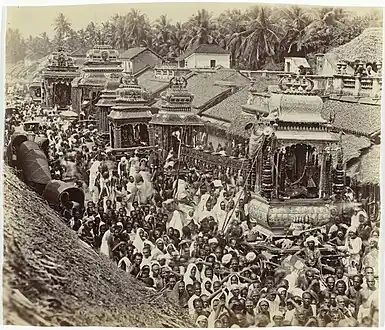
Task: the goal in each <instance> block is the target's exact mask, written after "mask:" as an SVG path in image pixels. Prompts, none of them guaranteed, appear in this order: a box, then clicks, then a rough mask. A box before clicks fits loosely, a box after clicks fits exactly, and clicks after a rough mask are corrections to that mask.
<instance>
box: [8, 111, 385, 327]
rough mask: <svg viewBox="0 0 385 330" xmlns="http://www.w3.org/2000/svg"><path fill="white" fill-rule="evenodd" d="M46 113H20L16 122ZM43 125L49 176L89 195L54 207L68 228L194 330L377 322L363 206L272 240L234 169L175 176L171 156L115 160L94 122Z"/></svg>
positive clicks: (373, 248) (374, 266)
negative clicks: (173, 305)
mask: <svg viewBox="0 0 385 330" xmlns="http://www.w3.org/2000/svg"><path fill="white" fill-rule="evenodd" d="M42 112H43V110H42V109H40V108H39V107H34V106H23V108H22V109H21V113H22V115H20V116H21V118H22V120H25V119H26V118H27V117H30V116H33V115H36V114H39V115H42ZM43 116H44V114H43ZM10 126H12V125H10ZM41 128H42V133H43V134H44V136H45V137H46V138H48V139H49V142H50V143H49V150H47V154H48V156H49V159H50V168H51V172H52V175H53V177H54V178H57V179H61V180H64V181H70V182H75V184H76V185H77V186H78V187H79V188H80V189H83V190H84V192H85V194H86V203H85V205H84V207H83V206H82V205H80V206H79V205H78V206H77V207H76V205H74V204H73V203H63V205H61V214H62V216H63V219H64V221H65V222H66V223H67V225H68V226H69V227H70V228H72V229H73V230H74V231H76V232H77V233H78V235H79V237H80V238H81V239H82V240H83V241H84V242H86V243H87V244H88V245H89V246H91V247H92V248H94V249H96V250H98V251H100V253H101V254H103V255H105V256H106V257H107V258H109V259H111V260H112V261H113V262H115V263H116V265H117V267H119V268H120V269H122V270H123V271H125V272H127V273H129V274H130V275H131V276H133V277H135V278H137V279H138V280H139V281H142V282H143V283H144V284H145V285H146V286H147V287H148V288H151V289H152V290H154V292H155V291H158V292H159V293H161V294H163V295H165V296H167V297H168V298H169V299H171V300H174V301H175V302H177V303H178V304H180V306H181V308H185V309H186V310H187V311H188V313H189V315H190V317H191V320H192V321H193V322H194V323H196V325H197V327H202V328H207V327H218V328H220V327H225V328H226V327H232V328H235V327H254V326H256V327H266V326H285V325H291V326H319V327H324V326H327V327H336V326H338V327H349V326H378V311H379V310H378V298H379V293H378V276H379V268H378V243H379V242H378V239H379V228H378V226H379V222H378V219H373V218H371V217H368V215H367V213H366V212H365V210H364V209H363V208H362V207H360V205H359V204H357V205H356V206H355V208H354V212H353V213H352V214H351V215H349V216H342V215H337V214H333V215H332V217H331V219H330V222H329V223H328V224H327V225H325V226H323V227H317V228H312V226H311V225H310V224H309V223H308V222H307V221H306V219H305V221H302V222H293V223H292V225H291V226H290V228H289V229H288V232H287V235H286V236H285V237H281V238H274V237H270V236H267V235H266V234H264V233H262V232H261V231H260V230H259V229H258V228H259V227H258V226H257V223H256V221H255V219H253V218H251V217H249V212H248V201H249V199H250V194H249V193H248V191H247V189H246V188H245V185H244V181H245V180H244V178H242V177H240V176H238V175H237V174H234V175H232V176H231V175H229V174H228V173H226V172H224V173H222V172H221V171H216V172H215V171H214V172H208V173H206V172H201V171H200V170H199V169H196V168H194V167H191V168H186V166H184V167H181V168H178V170H177V171H173V170H172V168H173V164H175V163H177V162H178V159H177V155H176V156H173V154H172V153H170V156H169V157H168V159H167V160H166V162H164V163H161V162H160V160H159V158H158V157H157V154H156V153H155V152H154V151H146V152H141V151H140V150H136V151H135V152H132V153H130V154H129V153H128V154H126V155H125V156H124V157H121V158H120V159H119V160H115V159H114V157H113V155H112V154H111V153H110V152H109V151H108V150H105V149H103V148H101V147H98V145H97V141H95V137H94V136H95V134H93V132H94V129H95V127H92V126H87V125H86V126H84V125H83V126H82V125H81V124H79V123H77V124H65V123H63V122H62V121H61V120H60V119H54V118H51V119H48V116H47V122H46V123H45V124H42V127H41ZM12 131H13V130H12V129H9V130H8V132H12ZM210 148H211V147H210ZM174 154H175V153H174ZM173 157H174V158H173ZM170 164H171V165H170ZM170 168H171V169H170Z"/></svg>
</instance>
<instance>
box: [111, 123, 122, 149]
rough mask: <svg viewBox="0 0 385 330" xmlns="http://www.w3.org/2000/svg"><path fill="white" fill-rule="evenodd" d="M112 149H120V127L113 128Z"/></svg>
mask: <svg viewBox="0 0 385 330" xmlns="http://www.w3.org/2000/svg"><path fill="white" fill-rule="evenodd" d="M112 147H113V148H121V147H122V129H121V126H115V128H114V146H112Z"/></svg>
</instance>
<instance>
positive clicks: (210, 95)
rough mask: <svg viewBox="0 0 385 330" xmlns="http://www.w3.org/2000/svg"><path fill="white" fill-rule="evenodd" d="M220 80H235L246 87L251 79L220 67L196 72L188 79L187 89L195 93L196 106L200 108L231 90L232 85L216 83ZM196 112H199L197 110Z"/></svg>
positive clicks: (234, 81) (239, 85)
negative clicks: (210, 71) (211, 71)
mask: <svg viewBox="0 0 385 330" xmlns="http://www.w3.org/2000/svg"><path fill="white" fill-rule="evenodd" d="M220 81H227V82H233V83H234V84H235V85H236V86H238V87H245V86H248V85H249V84H250V81H249V80H248V79H247V78H246V77H244V76H243V75H241V74H240V73H239V72H237V71H236V70H231V69H219V70H217V71H216V72H215V73H208V72H199V71H198V72H196V74H195V75H194V76H192V77H191V78H190V79H189V80H188V84H187V89H188V91H189V92H190V93H192V94H193V95H194V100H193V102H192V105H193V107H194V108H196V109H197V108H200V107H202V106H203V105H204V104H206V103H207V102H209V101H210V100H212V99H214V98H215V97H217V96H219V95H220V94H222V93H224V92H226V91H229V90H230V87H228V86H222V85H219V84H218V85H216V83H218V82H220ZM196 112H199V111H198V110H196Z"/></svg>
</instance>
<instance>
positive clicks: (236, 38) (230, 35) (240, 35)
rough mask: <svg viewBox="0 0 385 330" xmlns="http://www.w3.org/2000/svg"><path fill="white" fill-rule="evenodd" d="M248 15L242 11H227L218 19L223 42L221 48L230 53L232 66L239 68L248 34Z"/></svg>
mask: <svg viewBox="0 0 385 330" xmlns="http://www.w3.org/2000/svg"><path fill="white" fill-rule="evenodd" d="M246 25H247V19H246V15H245V14H243V13H242V12H241V11H240V10H237V9H235V10H227V11H226V12H224V13H222V14H221V15H219V17H218V27H219V33H220V36H221V40H220V42H219V46H221V47H222V48H225V49H227V50H228V51H230V54H231V60H232V66H237V65H238V61H239V58H240V55H241V54H240V49H241V45H242V41H243V40H244V38H245V37H244V35H245V34H246Z"/></svg>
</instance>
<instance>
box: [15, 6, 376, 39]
mask: <svg viewBox="0 0 385 330" xmlns="http://www.w3.org/2000/svg"><path fill="white" fill-rule="evenodd" d="M67 1H68V0H67ZM51 3H52V2H51ZM67 3H68V2H67ZM322 3H324V1H321V4H322ZM24 4H25V2H24ZM256 4H257V3H241V2H227V3H219V2H217V3H204V2H200V3H197V2H185V3H180V2H179V3H178V2H174V3H161V2H155V3H130V4H127V3H118V4H112V3H108V4H87V5H80V6H41V5H40V6H34V7H32V6H21V7H19V6H18V7H8V8H7V27H11V28H18V29H19V31H20V32H21V34H22V35H23V36H24V37H28V36H29V35H32V36H36V35H38V34H40V33H42V32H47V34H48V35H49V36H51V37H52V36H53V34H54V31H53V21H54V19H55V17H57V16H58V14H59V13H63V14H64V15H65V16H66V17H67V19H68V20H69V21H70V22H71V24H72V28H73V29H75V30H79V29H81V28H85V27H86V26H87V24H88V23H89V22H91V21H94V22H95V23H98V22H104V21H106V20H108V19H109V18H111V17H112V16H113V15H114V14H116V13H118V14H121V15H124V14H125V13H127V12H129V11H130V10H131V8H135V9H139V10H140V11H141V12H143V13H144V14H146V15H147V16H148V17H149V19H150V21H154V20H156V19H157V18H158V17H159V16H160V15H162V14H165V15H167V17H168V18H169V19H170V20H171V21H172V22H173V23H175V22H178V21H181V22H184V21H186V20H187V19H188V18H189V17H190V16H191V15H192V14H194V13H195V12H197V11H198V10H199V9H202V8H205V9H207V10H208V11H209V12H211V13H212V14H213V15H214V16H218V15H219V14H220V13H222V12H224V11H225V10H227V9H240V10H242V11H244V10H246V9H247V8H249V7H250V6H252V5H256ZM340 4H341V2H340ZM264 5H266V4H264ZM324 5H325V6H327V5H328V6H332V4H331V3H327V1H326V3H325V4H324ZM349 10H351V11H353V12H360V13H364V12H369V11H370V10H372V9H370V8H363V7H361V8H351V7H350V8H349Z"/></svg>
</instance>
